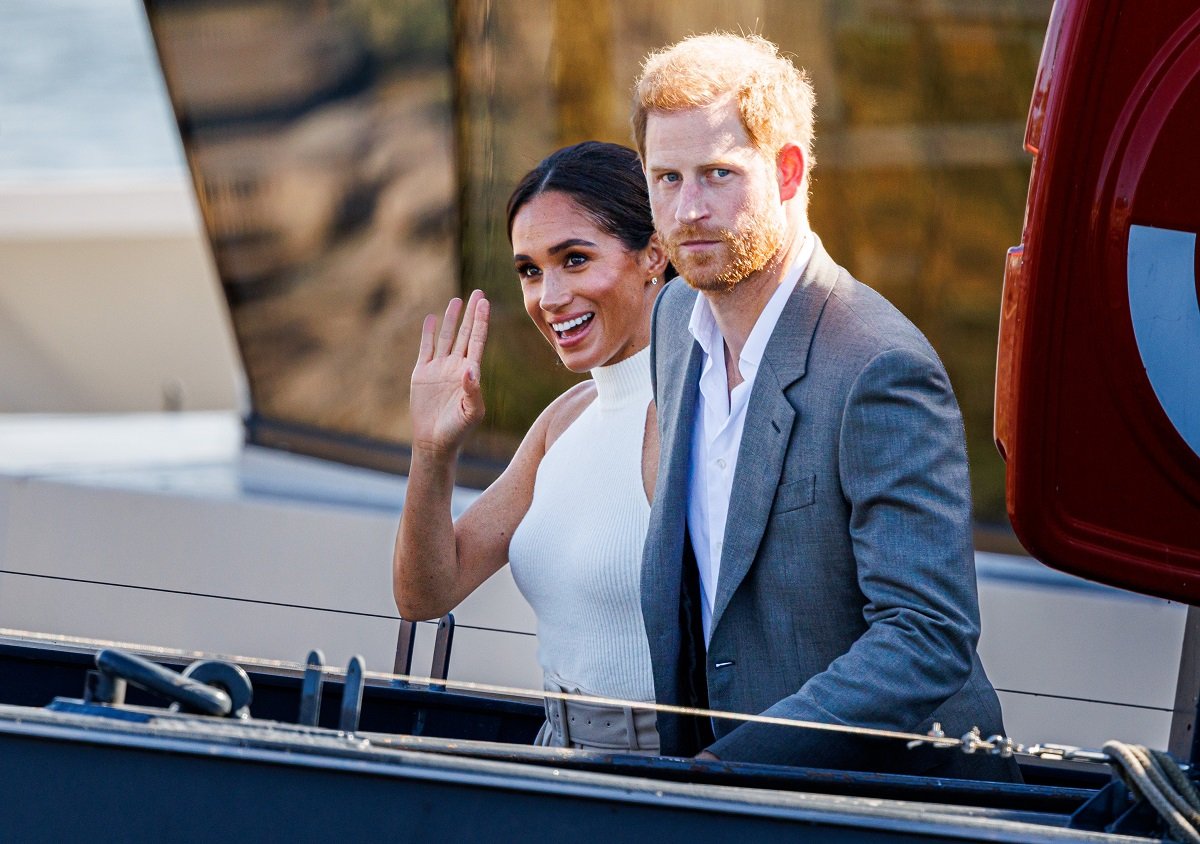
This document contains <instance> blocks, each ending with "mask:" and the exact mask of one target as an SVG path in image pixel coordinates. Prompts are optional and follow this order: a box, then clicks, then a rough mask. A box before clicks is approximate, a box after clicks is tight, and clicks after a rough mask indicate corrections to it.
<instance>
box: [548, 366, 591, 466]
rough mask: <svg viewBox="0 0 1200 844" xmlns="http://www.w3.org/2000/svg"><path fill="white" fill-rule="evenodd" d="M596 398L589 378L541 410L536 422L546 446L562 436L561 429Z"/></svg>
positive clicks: (563, 429) (576, 417)
mask: <svg viewBox="0 0 1200 844" xmlns="http://www.w3.org/2000/svg"><path fill="white" fill-rule="evenodd" d="M595 400H596V383H595V382H594V381H592V380H591V379H590V378H589V379H588V380H586V381H581V382H580V383H578V384H576V385H575V386H573V387H571V388H570V389H568V390H567V391H566V392H564V393H563V394H562V395H560V396H559V397H558V398H556V399H555V400H554V401H552V402H550V405H549V406H548V407H547V408H546V409H545V410H544V411H542V415H541V417H540V418H539V419H538V423H539V424H540V425H541V426H542V427H543V432H544V435H545V438H546V448H547V449H549V448H550V446H552V445H553V444H554V441H555V440H557V439H558V438H559V437H560V436H562V433H563V431H565V430H567V428H570V427H571V424H572V423H573V422H574V421H575V420H576V419H578V418H579V416H580V414H582V413H583V411H584V410H586V409H587V407H588V405H590V404H591V403H592V402H594V401H595Z"/></svg>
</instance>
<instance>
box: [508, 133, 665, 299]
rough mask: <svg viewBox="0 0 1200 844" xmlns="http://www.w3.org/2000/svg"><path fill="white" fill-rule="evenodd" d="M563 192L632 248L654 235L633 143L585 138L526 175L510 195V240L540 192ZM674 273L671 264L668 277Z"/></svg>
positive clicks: (609, 232) (552, 156) (643, 245)
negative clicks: (522, 214) (520, 214)
mask: <svg viewBox="0 0 1200 844" xmlns="http://www.w3.org/2000/svg"><path fill="white" fill-rule="evenodd" d="M551 192H557V193H562V194H566V195H567V196H569V197H571V199H573V200H575V202H576V204H577V205H579V208H580V210H582V211H583V212H584V213H585V214H587V215H588V216H589V217H591V218H592V220H593V221H594V222H595V223H596V225H597V226H599V227H600V228H601V229H602V230H604V231H605V232H607V233H608V234H610V235H612V236H613V237H615V238H617V239H618V240H620V241H621V242H622V243H623V244H625V248H626V249H629V250H631V251H632V250H637V249H642V248H644V247H645V246H646V244H647V243H649V242H650V236H651V235H652V234H654V221H653V219H652V218H651V216H650V197H649V195H648V194H647V193H646V176H645V174H643V173H642V164H641V161H640V160H639V159H638V155H637V153H636V152H634V151H633V150H631V149H629V148H628V147H623V146H620V145H619V144H608V143H604V142H602V141H584V142H583V143H581V144H575V145H574V146H569V147H563V148H562V149H560V150H558V151H557V152H554V153H551V154H550V155H549V156H547V157H546V158H545V159H543V160H542V163H541V164H539V165H538V166H537V167H534V168H533V169H532V170H530V171H529V172H528V173H526V174H525V178H524V179H522V180H521V183H520V184H518V185H517V187H516V190H514V191H513V192H512V196H510V197H509V198H508V240H509V243H511V242H512V230H513V219H514V218H515V217H516V216H517V212H519V211H520V210H521V209H522V208H524V207H525V205H526V204H527V203H528V202H529V201H530V200H531V199H533V198H534V197H535V196H540V195H541V194H543V193H551ZM673 274H674V273H673V272H672V271H671V269H670V267H669V266H668V269H667V273H666V277H667V278H669V277H670V276H671V275H673Z"/></svg>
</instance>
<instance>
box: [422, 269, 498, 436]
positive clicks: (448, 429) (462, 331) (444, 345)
mask: <svg viewBox="0 0 1200 844" xmlns="http://www.w3.org/2000/svg"><path fill="white" fill-rule="evenodd" d="M490 308H491V306H490V304H489V303H488V300H487V299H485V298H484V297H483V292H482V291H480V290H476V291H474V292H472V293H471V297H470V298H469V299H468V300H467V304H466V309H465V312H464V309H463V302H462V300H461V299H457V298H455V299H451V300H450V304H448V305H446V315H445V316H444V317H443V318H442V327H441V330H440V331H438V330H437V317H436V316H434V315H433V314H430V315H429V316H427V317H425V322H424V324H423V325H422V326H421V349H420V351H419V352H418V354H417V365H416V366H415V367H413V374H412V392H411V393H410V396H409V408H410V411H411V413H412V421H413V448H414V449H418V448H420V449H426V450H428V451H430V452H433V453H435V454H439V453H440V454H446V455H448V456H452V455H453V454H455V453H457V451H458V449H459V448H461V447H462V444H463V441H464V440H465V439H466V436H467V434H468V433H470V431H471V429H472V428H474V427H475V426H476V425H478V424H479V422H480V421H481V420H482V419H483V411H484V408H483V392H482V391H481V390H480V388H479V377H480V370H481V363H482V361H483V347H484V344H485V343H486V342H487V333H488V314H489V311H490ZM460 314H461V315H462V324H461V325H460V324H459V322H458V318H459V315H460ZM456 328H457V331H456V330H455V329H456ZM435 331H436V336H435Z"/></svg>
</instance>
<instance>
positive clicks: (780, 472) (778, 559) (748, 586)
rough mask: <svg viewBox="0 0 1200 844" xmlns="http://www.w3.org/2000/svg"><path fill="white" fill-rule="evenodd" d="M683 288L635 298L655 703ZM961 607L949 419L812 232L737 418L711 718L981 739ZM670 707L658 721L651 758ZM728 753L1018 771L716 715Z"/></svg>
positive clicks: (963, 589)
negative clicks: (646, 394)
mask: <svg viewBox="0 0 1200 844" xmlns="http://www.w3.org/2000/svg"><path fill="white" fill-rule="evenodd" d="M696 295H697V293H696V292H695V291H694V290H692V289H690V288H689V287H688V286H687V285H686V283H684V282H683V281H682V280H676V281H674V282H672V283H671V284H669V285H668V286H667V288H666V289H665V290H664V291H663V293H662V294H661V295H660V297H659V301H658V303H657V304H656V306H655V311H654V321H653V334H652V341H651V366H652V369H651V372H652V375H653V377H654V380H655V398H656V400H657V403H658V420H659V428H660V436H661V458H660V462H659V470H658V480H657V490H656V496H655V500H654V505H653V508H652V511H651V514H650V528H649V533H648V535H647V537H646V547H645V556H644V560H643V568H642V614H643V616H644V617H645V621H646V631H647V634H648V637H649V640H650V652H651V657H652V661H653V665H654V684H655V692H656V696H657V698H658V700H659V701H660V702H663V703H677V702H678V698H679V696H680V693H679V692H678V689H679V688H680V683H681V677H680V676H679V673H680V672H679V657H680V640H681V635H680V623H679V606H680V578H681V573H682V565H683V559H684V555H685V552H686V550H687V542H688V540H687V527H686V514H687V490H688V463H689V453H690V448H691V438H692V425H693V417H694V415H695V412H696V406H697V400H698V395H699V392H698V382H699V375H700V366H701V357H702V354H701V351H700V347H699V346H698V345H697V344H696V343H695V341H694V340H693V338H692V336H691V334H690V333H689V332H688V327H687V326H688V320H689V318H690V316H691V311H692V305H693V302H694V301H695V297H696ZM978 637H979V608H978V597H977V593H976V584H975V565H974V554H973V550H972V541H971V501H970V489H969V482H968V476H967V457H966V449H965V444H964V438H963V424H962V417H961V414H960V412H959V409H958V404H957V402H956V400H955V398H954V393H953V391H952V389H951V387H950V382H949V379H948V377H947V376H946V372H945V369H944V368H943V366H942V364H941V361H940V360H939V359H938V357H937V354H936V353H935V352H934V350H933V348H932V347H931V346H930V345H929V343H928V342H927V341H926V339H925V338H924V336H922V334H921V332H920V331H919V330H918V329H917V328H916V327H915V326H914V325H913V324H912V323H910V322H909V321H908V320H907V319H906V318H905V317H904V316H903V315H902V314H901V313H900V312H899V311H897V310H896V309H895V308H894V307H892V306H891V305H890V304H889V303H888V302H887V301H886V300H885V299H883V297H881V296H880V295H878V294H877V293H875V292H874V291H873V290H871V289H870V288H868V287H866V286H865V285H863V284H860V283H859V282H857V281H855V280H854V279H853V278H851V277H850V275H849V274H848V273H847V272H846V271H845V270H843V269H842V268H841V267H839V266H838V265H837V264H835V263H834V262H833V260H832V259H831V258H830V257H829V255H828V254H827V253H826V252H825V250H824V248H823V247H822V246H821V244H820V241H818V242H817V244H816V249H815V251H814V253H813V256H812V259H811V260H810V262H809V265H808V268H807V270H806V271H805V272H804V274H803V276H802V277H801V279H800V281H799V283H798V284H797V286H796V290H795V292H794V293H793V294H792V296H791V298H790V299H789V301H788V303H787V305H786V306H785V308H784V311H783V313H782V315H781V316H780V319H779V322H778V324H777V326H776V328H775V330H774V332H773V334H772V335H771V338H770V340H769V342H768V344H767V347H766V350H765V352H764V355H763V361H762V364H761V366H760V367H759V370H758V375H757V377H756V380H755V382H754V387H753V390H752V392H751V395H750V401H749V405H748V408H747V415H746V425H745V430H744V433H743V437H742V443H741V450H740V452H739V456H738V463H737V469H736V472H735V474H734V479H733V493H732V495H731V497H730V504H729V518H728V526H727V529H726V533H725V541H724V550H723V552H722V556H721V565H720V575H719V579H718V583H717V593H716V605H715V608H714V610H713V623H712V636H711V640H710V642H709V646H708V653H707V663H706V670H707V683H708V698H709V705H710V706H711V707H712V708H713V709H720V710H732V711H736V712H745V713H765V714H767V715H774V716H781V717H787V718H796V719H802V720H811V721H821V722H827V723H834V724H849V725H858V726H867V727H876V728H882V729H891V730H903V731H916V732H925V731H926V730H928V729H929V727H930V725H931V724H932V722H934V721H940V722H941V723H942V724H943V725H944V728H945V730H946V733H947V734H948V735H956V736H957V735H962V734H963V733H964V732H966V731H967V730H969V729H970V728H971V727H972V726H979V727H980V729H981V730H982V731H983V734H984V736H988V735H991V734H993V733H997V732H1003V725H1002V723H1001V716H1000V703H999V700H998V699H997V697H996V693H995V691H994V690H993V688H992V686H991V683H990V682H989V681H988V679H987V676H986V675H985V673H984V670H983V666H982V665H981V664H980V662H979V658H978V656H977V654H976V642H977V640H978ZM681 727H682V725H681V724H680V723H679V717H678V716H671V715H663V714H660V715H659V722H658V730H659V734H660V736H661V738H662V747H663V753H665V754H668V755H671V754H673V753H678V752H680V747H681V744H680V742H681V734H682V733H681ZM714 730H715V733H716V736H717V740H716V742H715V743H714V744H712V745H711V747H710V749H711V750H712V752H713V753H715V754H716V755H717V756H719V757H721V758H722V759H728V760H741V761H757V762H767V763H779V764H791V765H806V766H810V767H836V768H848V769H855V770H877V771H893V772H904V773H936V774H938V775H949V776H967V777H974V778H979V779H999V780H1013V779H1017V778H1019V774H1018V773H1017V769H1016V765H1015V764H1014V763H1012V762H1011V760H999V759H997V758H993V757H983V756H970V757H969V756H966V755H965V754H963V753H961V752H959V751H947V750H932V749H930V748H926V749H922V750H918V751H908V750H906V749H905V744H904V743H903V742H901V741H898V740H887V741H884V740H880V739H875V740H859V739H852V738H847V737H846V736H845V734H841V733H831V732H818V731H814V730H802V729H794V728H784V727H773V726H765V725H758V724H744V723H741V722H736V721H728V720H717V721H716V722H715V723H714Z"/></svg>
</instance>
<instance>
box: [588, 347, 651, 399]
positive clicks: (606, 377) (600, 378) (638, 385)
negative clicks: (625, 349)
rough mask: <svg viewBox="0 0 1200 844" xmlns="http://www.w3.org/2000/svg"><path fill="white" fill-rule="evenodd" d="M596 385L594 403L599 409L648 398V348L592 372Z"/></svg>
mask: <svg viewBox="0 0 1200 844" xmlns="http://www.w3.org/2000/svg"><path fill="white" fill-rule="evenodd" d="M592 380H593V381H594V382H595V383H596V401H598V402H599V403H600V406H601V407H616V406H617V405H620V404H623V403H624V402H626V401H629V400H631V399H635V398H639V397H640V396H643V395H644V396H645V397H646V398H647V399H648V398H649V396H650V347H649V346H647V347H646V348H644V349H642V350H641V351H640V352H638V353H636V354H634V355H630V356H629V357H627V358H625V360H623V361H621V362H620V363H614V364H610V365H608V366H598V367H596V368H595V369H593V370H592Z"/></svg>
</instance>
